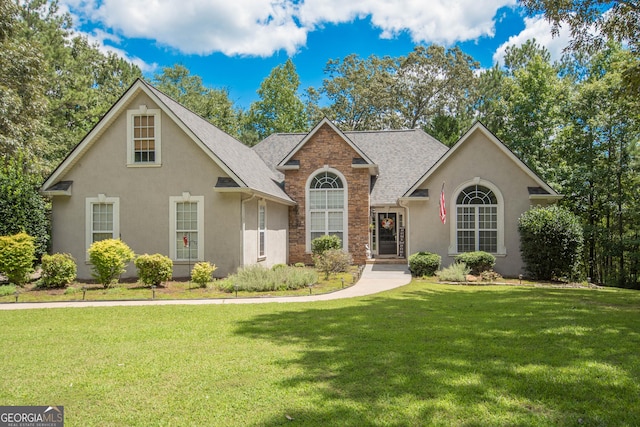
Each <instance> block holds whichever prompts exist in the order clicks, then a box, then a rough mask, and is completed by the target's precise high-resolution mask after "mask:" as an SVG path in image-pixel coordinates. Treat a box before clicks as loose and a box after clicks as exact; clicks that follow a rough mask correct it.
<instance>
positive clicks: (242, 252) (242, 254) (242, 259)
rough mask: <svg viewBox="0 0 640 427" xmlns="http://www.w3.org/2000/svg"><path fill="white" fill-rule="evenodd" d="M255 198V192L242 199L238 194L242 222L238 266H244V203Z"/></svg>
mask: <svg viewBox="0 0 640 427" xmlns="http://www.w3.org/2000/svg"><path fill="white" fill-rule="evenodd" d="M255 198H256V195H255V194H251V197H249V198H246V199H243V198H242V195H240V221H241V222H242V227H240V265H239V266H238V267H244V261H245V260H244V234H245V231H246V228H245V223H246V221H245V209H244V207H245V204H246V203H248V202H250V201H252V200H253V199H255Z"/></svg>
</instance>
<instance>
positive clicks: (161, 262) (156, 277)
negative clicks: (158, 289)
mask: <svg viewBox="0 0 640 427" xmlns="http://www.w3.org/2000/svg"><path fill="white" fill-rule="evenodd" d="M134 264H135V266H136V269H138V277H139V278H140V281H141V282H142V283H144V284H145V285H149V286H152V285H155V286H159V285H160V284H161V283H162V282H166V281H167V280H171V277H172V276H173V261H171V258H169V257H167V256H164V255H162V254H153V255H148V254H144V255H140V256H139V257H137V258H136V260H135V261H134Z"/></svg>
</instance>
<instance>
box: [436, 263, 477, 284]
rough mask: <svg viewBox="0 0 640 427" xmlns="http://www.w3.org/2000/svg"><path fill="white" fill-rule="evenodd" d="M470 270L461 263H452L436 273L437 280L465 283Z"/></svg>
mask: <svg viewBox="0 0 640 427" xmlns="http://www.w3.org/2000/svg"><path fill="white" fill-rule="evenodd" d="M470 271H471V269H470V268H469V267H467V266H466V265H465V263H463V262H457V261H456V262H454V263H453V264H451V265H450V266H449V267H446V268H443V269H442V270H440V271H438V279H440V280H441V281H443V282H466V281H467V274H469V272H470Z"/></svg>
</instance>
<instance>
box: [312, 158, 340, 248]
mask: <svg viewBox="0 0 640 427" xmlns="http://www.w3.org/2000/svg"><path fill="white" fill-rule="evenodd" d="M325 172H329V173H332V174H334V175H336V176H337V177H338V178H340V179H341V180H342V190H343V198H344V200H343V204H342V249H343V250H344V251H348V248H349V226H348V224H349V191H348V184H347V179H346V178H345V177H344V175H343V174H342V173H340V171H339V170H337V169H333V168H330V167H328V166H325V167H323V168H320V169H317V170H315V171H314V172H312V173H311V174H310V175H309V177H308V178H307V182H306V184H305V218H306V220H305V236H306V244H305V246H306V251H307V253H310V252H311V212H312V209H311V204H310V203H309V200H310V199H309V197H310V196H309V194H310V190H311V188H310V186H311V182H312V181H313V179H314V178H315V177H316V176H317V175H319V174H321V173H325ZM324 211H325V212H326V211H327V209H325V210H324Z"/></svg>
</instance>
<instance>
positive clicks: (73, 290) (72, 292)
mask: <svg viewBox="0 0 640 427" xmlns="http://www.w3.org/2000/svg"><path fill="white" fill-rule="evenodd" d="M80 291H82V288H80V287H79V286H69V287H67V289H65V290H64V294H65V295H75V294H77V293H80Z"/></svg>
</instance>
